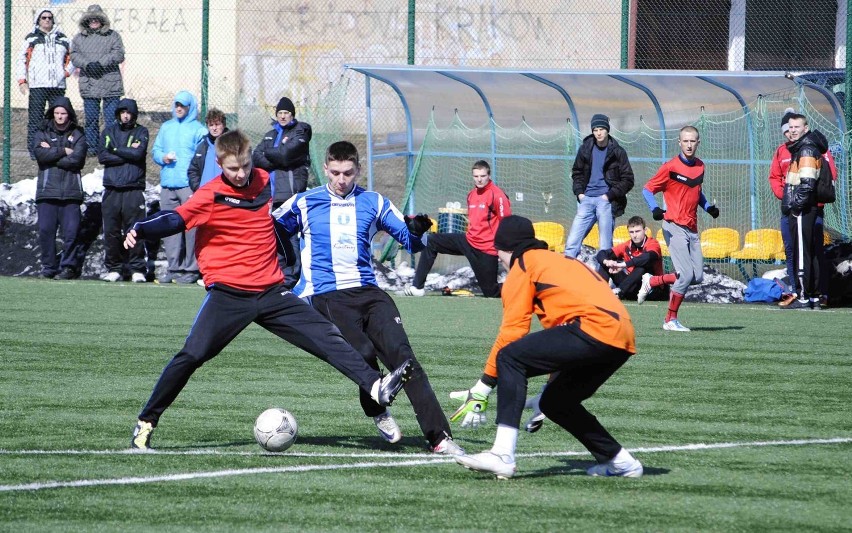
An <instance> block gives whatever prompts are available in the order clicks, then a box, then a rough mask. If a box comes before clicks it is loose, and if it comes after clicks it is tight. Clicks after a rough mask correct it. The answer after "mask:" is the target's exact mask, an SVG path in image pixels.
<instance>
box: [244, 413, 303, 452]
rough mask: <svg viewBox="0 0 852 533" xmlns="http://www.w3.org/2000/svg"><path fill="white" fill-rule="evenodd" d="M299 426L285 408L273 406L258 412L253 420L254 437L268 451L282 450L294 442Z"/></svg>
mask: <svg viewBox="0 0 852 533" xmlns="http://www.w3.org/2000/svg"><path fill="white" fill-rule="evenodd" d="M298 429H299V426H298V424H296V417H294V416H293V415H292V414H291V413H290V411H287V410H286V409H280V408H278V407H273V408H271V409H267V410H266V411H264V412H262V413H260V416H258V417H257V420H255V422H254V438H255V440H257V443H258V444H260V447H261V448H263V449H264V450H266V451H269V452H283V451H284V450H286V449H287V448H289V447H290V446H292V445H293V443H294V442H296V432H297V431H298Z"/></svg>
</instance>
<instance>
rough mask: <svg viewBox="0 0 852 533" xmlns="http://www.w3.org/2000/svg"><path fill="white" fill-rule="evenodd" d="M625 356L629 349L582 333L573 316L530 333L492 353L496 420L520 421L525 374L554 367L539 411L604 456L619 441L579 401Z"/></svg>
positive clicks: (607, 457)
mask: <svg viewBox="0 0 852 533" xmlns="http://www.w3.org/2000/svg"><path fill="white" fill-rule="evenodd" d="M629 357H630V353H629V352H627V351H625V350H622V349H619V348H614V347H612V346H607V345H606V344H603V343H601V342H599V341H597V340H595V339H593V338H592V337H590V336H589V335H587V334H585V333H583V332H582V331H581V330H580V327H579V325H578V324H577V322H576V321H575V322H572V323H569V324H566V325H563V326H556V327H553V328H549V329H545V330H542V331H538V332H535V333H530V334H529V335H527V336H525V337H523V338H521V339H519V340H517V341H515V342H513V343H510V344H508V345H506V346H504V347H503V349H502V350H500V353H498V354H497V373H498V385H499V386H498V388H497V423H498V424H503V425H506V426H510V427H514V428H517V427H519V426H520V423H521V414H522V412H523V409H524V403H525V401H526V397H527V379H528V378H530V377H534V376H541V375H544V374H551V373H554V372H559V375H558V376H556V377H555V378H554V379H553V381H551V382H550V383H548V385H547V387H546V388H545V389H544V392H543V393H542V395H541V401H540V402H539V406H540V407H541V412H542V413H544V414H545V415H547V418H549V419H551V420H552V421H554V422H556V423H557V424H559V425H560V426H562V427H563V428H564V429H566V430H567V431H568V432H570V433H571V434H572V435H574V437H575V438H576V439H577V440H579V441H580V442H581V443H582V444H583V446H585V447H586V449H587V450H589V451H590V452H591V453H592V455H594V456H595V458H596V459H597V460H598V461H599V462H606V461H609V460H610V459H612V458H613V457H615V456H616V455H617V454H618V451H619V450H621V444H619V443H618V441H616V440H615V438H614V437H613V436H612V435H610V434H609V432H607V430H606V429H604V427H603V426H602V425H601V423H600V422H598V419H597V418H595V416H594V415H592V414H591V413H589V412H588V411H587V410H586V408H585V407H583V404H582V402H583V401H584V400H586V399H587V398H590V397H591V396H592V395H593V394H594V393H595V391H596V390H598V388H599V387H600V386H601V385H603V384H604V382H606V380H607V379H609V377H610V376H612V375H613V374H614V373H615V371H616V370H618V369H619V368H620V367H621V365H623V364H624V363H625V362H627V359H628V358H629Z"/></svg>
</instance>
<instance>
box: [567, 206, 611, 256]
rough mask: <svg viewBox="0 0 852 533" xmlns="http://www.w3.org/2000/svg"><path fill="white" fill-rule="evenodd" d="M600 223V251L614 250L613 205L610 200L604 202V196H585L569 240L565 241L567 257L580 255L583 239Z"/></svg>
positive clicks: (573, 223) (578, 207) (572, 224)
mask: <svg viewBox="0 0 852 533" xmlns="http://www.w3.org/2000/svg"><path fill="white" fill-rule="evenodd" d="M595 222H597V223H598V233H599V234H600V248H599V249H600V250H609V249H610V248H612V227H613V225H614V220H613V218H612V204H611V203H609V200H604V197H603V196H596V197H594V198H592V197H590V196H584V197H583V200H582V201H581V202H579V203H578V204H577V215H576V216H575V217H574V222H572V223H571V231H570V232H569V233H568V240H566V241H565V255H566V256H567V257H575V258H576V257H577V255H579V254H580V246H582V244H583V239H585V238H586V235H588V234H589V232H590V231H591V230H592V226H594V225H595Z"/></svg>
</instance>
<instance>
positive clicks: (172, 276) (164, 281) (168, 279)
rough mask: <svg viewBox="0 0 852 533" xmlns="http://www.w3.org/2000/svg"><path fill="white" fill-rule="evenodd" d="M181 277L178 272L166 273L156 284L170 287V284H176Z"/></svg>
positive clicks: (155, 281)
mask: <svg viewBox="0 0 852 533" xmlns="http://www.w3.org/2000/svg"><path fill="white" fill-rule="evenodd" d="M178 276H180V273H178V272H166V273H165V274H163V275H162V276H160V277H159V278H157V279H156V280H154V283H159V284H160V285H168V284H169V283H174V282H175V280H176V279H177V278H178Z"/></svg>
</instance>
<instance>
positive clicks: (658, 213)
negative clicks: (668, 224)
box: [651, 207, 666, 220]
mask: <svg viewBox="0 0 852 533" xmlns="http://www.w3.org/2000/svg"><path fill="white" fill-rule="evenodd" d="M665 214H666V212H665V211H664V210H662V209H660V208H659V207H655V208H654V209H653V210H652V211H651V216H652V217H654V220H662V219H663V215H665Z"/></svg>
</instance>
